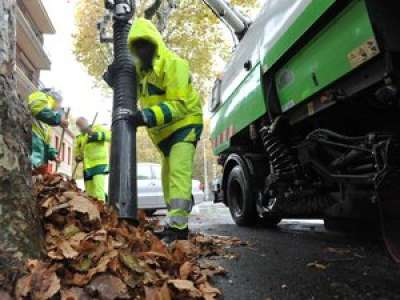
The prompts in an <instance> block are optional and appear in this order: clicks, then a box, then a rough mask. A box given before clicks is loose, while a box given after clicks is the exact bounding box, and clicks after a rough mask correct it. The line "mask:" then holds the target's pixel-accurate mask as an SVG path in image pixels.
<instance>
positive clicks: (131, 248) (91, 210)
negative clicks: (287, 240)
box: [14, 176, 241, 300]
mask: <svg viewBox="0 0 400 300" xmlns="http://www.w3.org/2000/svg"><path fill="white" fill-rule="evenodd" d="M36 195H37V198H38V200H39V204H40V207H41V210H42V215H43V224H44V229H45V234H46V235H45V244H46V251H47V257H48V258H47V259H46V260H44V261H38V260H32V261H29V262H28V263H27V269H28V272H27V274H26V275H25V276H23V277H22V278H20V279H19V280H18V281H17V284H16V287H15V291H14V292H15V298H16V299H35V300H46V299H61V300H80V299H82V300H84V299H102V300H113V299H146V300H170V299H205V300H212V299H216V298H218V296H219V295H220V294H221V292H220V291H219V290H218V289H217V288H215V287H213V286H212V285H211V284H210V282H209V280H210V278H211V277H212V276H214V275H222V274H224V273H225V271H224V269H223V268H221V267H217V266H213V265H209V264H202V263H200V262H199V258H201V257H204V256H213V255H223V254H224V250H223V249H224V248H226V247H228V248H229V247H230V246H233V245H240V244H241V242H240V241H239V240H237V239H229V238H223V237H211V236H204V235H195V236H193V237H192V239H191V240H190V241H177V242H175V243H173V244H171V245H170V246H167V245H165V244H164V243H163V242H161V241H160V240H159V239H158V238H157V237H156V236H155V235H153V233H152V229H153V228H154V226H156V224H155V222H154V221H153V222H151V221H149V220H146V219H145V217H144V216H141V217H140V225H139V226H138V227H134V226H131V225H130V224H128V223H127V222H126V221H121V220H119V219H118V217H117V214H116V213H115V212H114V211H113V210H112V209H111V208H109V207H106V206H103V205H102V204H100V203H98V202H97V201H95V200H93V199H90V198H88V197H87V196H86V195H85V194H84V193H82V192H81V191H80V190H79V189H77V188H76V186H75V185H74V184H73V183H72V182H69V181H66V180H64V179H63V178H62V177H60V176H49V177H46V178H44V179H43V180H42V182H41V183H39V184H36Z"/></svg>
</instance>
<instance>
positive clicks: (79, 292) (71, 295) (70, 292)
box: [61, 287, 90, 300]
mask: <svg viewBox="0 0 400 300" xmlns="http://www.w3.org/2000/svg"><path fill="white" fill-rule="evenodd" d="M61 300H90V298H89V296H88V295H87V294H86V292H85V290H84V289H83V288H78V287H72V288H70V289H65V290H62V291H61Z"/></svg>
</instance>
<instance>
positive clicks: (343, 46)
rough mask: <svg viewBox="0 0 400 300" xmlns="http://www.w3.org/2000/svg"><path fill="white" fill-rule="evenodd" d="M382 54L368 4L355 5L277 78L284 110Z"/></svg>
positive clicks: (338, 17)
mask: <svg viewBox="0 0 400 300" xmlns="http://www.w3.org/2000/svg"><path fill="white" fill-rule="evenodd" d="M378 54H379V48H378V45H377V43H376V40H375V36H374V32H373V29H372V25H371V22H370V19H369V16H368V12H367V8H366V5H365V1H363V0H357V1H354V2H352V3H351V4H350V5H349V6H348V7H346V9H345V10H344V11H343V12H342V13H341V14H339V15H338V16H337V17H336V18H335V19H333V20H332V21H331V22H330V23H329V24H328V25H327V26H326V27H325V28H324V29H323V30H322V31H321V32H320V33H319V34H318V35H317V36H316V37H315V38H314V39H313V40H312V41H310V42H309V43H308V44H307V45H306V46H305V47H304V48H303V49H302V50H301V51H300V52H299V53H298V54H296V56H294V57H293V58H291V59H290V61H289V62H288V63H287V64H286V65H285V66H283V67H282V68H281V69H280V70H279V71H278V72H277V75H276V77H275V82H276V86H277V92H278V96H279V99H280V102H281V106H282V111H287V110H289V109H290V108H291V107H293V106H295V105H297V104H299V103H301V102H302V101H303V100H305V99H307V98H308V97H310V96H312V95H313V94H315V93H316V92H318V91H320V90H322V89H324V88H326V87H327V86H328V85H329V84H331V83H333V82H334V81H336V80H337V79H339V78H341V77H342V76H344V75H346V74H347V73H349V72H350V71H352V70H353V69H355V68H357V67H359V66H360V65H361V64H363V63H365V62H366V61H368V60H370V59H371V58H373V57H375V56H376V55H378Z"/></svg>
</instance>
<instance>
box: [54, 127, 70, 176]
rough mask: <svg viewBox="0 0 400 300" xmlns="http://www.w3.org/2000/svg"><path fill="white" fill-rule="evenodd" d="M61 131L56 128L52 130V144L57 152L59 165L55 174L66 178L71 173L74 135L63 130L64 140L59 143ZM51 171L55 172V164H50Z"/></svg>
mask: <svg viewBox="0 0 400 300" xmlns="http://www.w3.org/2000/svg"><path fill="white" fill-rule="evenodd" d="M61 135H62V129H61V128H60V127H56V128H54V129H53V136H52V144H53V146H54V147H55V148H56V149H57V150H58V151H59V157H60V159H61V163H60V164H59V165H58V169H57V172H58V173H60V174H63V175H66V176H72V172H73V167H72V165H73V159H74V158H73V144H74V134H73V133H72V132H71V131H70V130H69V129H67V130H65V133H64V139H63V141H62V144H61V146H60V143H61ZM51 171H52V172H56V164H55V162H52V163H51Z"/></svg>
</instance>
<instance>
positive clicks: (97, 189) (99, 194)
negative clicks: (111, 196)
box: [85, 174, 106, 202]
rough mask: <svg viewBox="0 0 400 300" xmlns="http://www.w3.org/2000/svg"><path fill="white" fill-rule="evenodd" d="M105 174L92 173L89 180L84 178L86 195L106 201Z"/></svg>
mask: <svg viewBox="0 0 400 300" xmlns="http://www.w3.org/2000/svg"><path fill="white" fill-rule="evenodd" d="M105 178H106V176H105V175H104V174H98V175H94V176H93V177H92V178H91V179H90V180H85V191H86V194H88V196H90V197H93V198H96V199H97V200H99V201H101V202H105V201H106V193H105V190H104V184H105Z"/></svg>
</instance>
